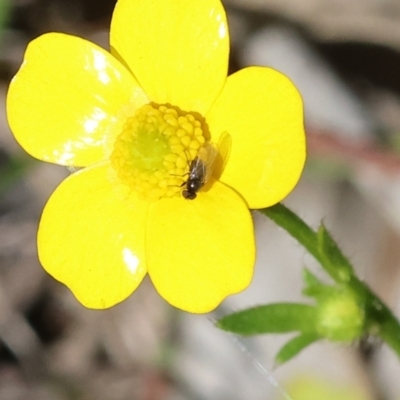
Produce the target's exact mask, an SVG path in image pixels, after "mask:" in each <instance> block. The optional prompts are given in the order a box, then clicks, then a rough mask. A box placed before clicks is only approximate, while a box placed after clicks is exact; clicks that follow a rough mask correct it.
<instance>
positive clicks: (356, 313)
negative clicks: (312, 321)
mask: <svg viewBox="0 0 400 400" xmlns="http://www.w3.org/2000/svg"><path fill="white" fill-rule="evenodd" d="M335 289H336V288H335ZM364 322H365V313H364V310H363V308H362V307H361V306H360V304H359V302H358V301H357V296H356V294H355V293H354V292H353V291H351V290H349V289H348V288H337V289H336V290H332V291H330V293H329V294H327V295H326V296H324V297H323V298H320V299H319V301H318V305H317V324H316V328H317V332H318V333H319V334H320V335H321V336H323V337H325V338H326V339H329V340H332V341H336V342H351V341H353V340H355V339H358V338H359V337H360V336H361V335H362V334H363V332H364Z"/></svg>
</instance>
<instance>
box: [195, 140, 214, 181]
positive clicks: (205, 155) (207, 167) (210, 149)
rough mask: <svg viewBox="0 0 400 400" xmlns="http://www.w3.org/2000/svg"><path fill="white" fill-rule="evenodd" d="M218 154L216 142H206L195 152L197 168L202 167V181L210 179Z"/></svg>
mask: <svg viewBox="0 0 400 400" xmlns="http://www.w3.org/2000/svg"><path fill="white" fill-rule="evenodd" d="M217 155H218V147H217V145H216V144H214V143H211V142H207V143H205V144H204V145H203V146H202V147H200V149H199V152H198V153H197V160H198V161H197V162H199V164H200V163H201V165H199V166H198V167H199V168H203V171H202V172H203V179H202V180H203V182H204V183H206V182H208V180H209V179H210V177H211V175H212V173H213V170H214V166H215V161H216V159H217Z"/></svg>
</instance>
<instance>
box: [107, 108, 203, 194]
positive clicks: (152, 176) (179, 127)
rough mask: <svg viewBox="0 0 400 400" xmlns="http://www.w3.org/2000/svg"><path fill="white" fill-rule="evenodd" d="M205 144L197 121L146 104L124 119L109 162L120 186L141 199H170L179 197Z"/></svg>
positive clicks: (188, 115)
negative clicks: (134, 192)
mask: <svg viewBox="0 0 400 400" xmlns="http://www.w3.org/2000/svg"><path fill="white" fill-rule="evenodd" d="M205 140H206V138H205V135H204V124H203V123H202V121H201V119H200V118H199V117H196V116H195V115H193V114H192V113H185V112H183V111H181V110H178V109H176V108H173V107H168V106H166V105H156V104H146V105H145V106H143V107H142V108H140V109H138V110H137V111H136V113H135V114H134V115H133V116H132V117H129V118H128V119H127V121H126V123H125V124H124V126H123V130H122V132H121V133H120V134H119V136H118V137H117V139H116V141H115V145H114V151H113V153H112V155H111V162H112V165H113V167H114V168H115V169H116V171H117V173H118V177H119V178H120V179H121V180H122V182H123V183H125V184H127V185H129V186H130V187H131V188H132V189H133V190H135V191H136V192H137V193H138V194H139V196H140V197H141V198H144V199H147V200H157V199H160V198H162V197H173V196H176V195H180V192H181V185H182V183H183V182H185V180H186V177H187V173H188V169H189V164H190V161H191V160H193V159H194V158H195V157H196V154H197V152H198V150H199V148H200V147H201V146H202V145H203V144H204V143H205Z"/></svg>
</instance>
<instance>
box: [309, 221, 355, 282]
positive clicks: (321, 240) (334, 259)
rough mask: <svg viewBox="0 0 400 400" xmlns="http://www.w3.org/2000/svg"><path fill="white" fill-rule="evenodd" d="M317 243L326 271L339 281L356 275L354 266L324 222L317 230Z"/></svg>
mask: <svg viewBox="0 0 400 400" xmlns="http://www.w3.org/2000/svg"><path fill="white" fill-rule="evenodd" d="M317 245H318V250H319V253H320V257H321V259H322V260H321V261H322V262H321V265H322V266H323V267H324V269H325V270H326V272H328V274H329V275H330V276H331V277H332V278H333V279H334V280H335V281H336V282H338V283H339V282H340V283H346V282H348V281H349V280H350V278H351V277H352V276H353V275H354V271H353V267H352V266H351V264H350V262H349V260H348V259H347V258H346V257H345V256H344V255H343V253H342V252H341V251H340V249H339V247H338V245H337V244H336V242H335V241H334V240H333V239H332V236H331V235H330V233H329V232H328V230H327V229H326V228H325V226H324V225H323V224H321V225H320V227H319V229H318V232H317Z"/></svg>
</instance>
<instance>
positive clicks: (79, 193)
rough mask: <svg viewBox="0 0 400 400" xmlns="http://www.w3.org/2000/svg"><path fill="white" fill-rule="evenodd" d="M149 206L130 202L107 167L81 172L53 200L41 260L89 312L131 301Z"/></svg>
mask: <svg viewBox="0 0 400 400" xmlns="http://www.w3.org/2000/svg"><path fill="white" fill-rule="evenodd" d="M146 213H147V203H143V202H139V201H138V200H135V198H134V197H132V196H129V195H128V193H127V190H126V189H125V188H124V187H122V186H121V185H119V184H118V182H115V181H114V178H113V171H112V170H111V167H110V166H109V165H108V164H106V165H104V166H95V167H91V168H87V169H83V170H80V171H79V172H76V173H75V174H73V175H71V176H70V177H68V178H67V179H65V180H64V181H63V182H62V183H61V184H60V186H59V187H58V188H57V189H56V190H55V192H54V193H53V194H52V196H51V197H50V199H49V201H48V203H47V204H46V207H45V209H44V211H43V215H42V219H41V221H40V225H39V233H38V248H39V259H40V261H41V263H42V265H43V267H44V268H45V269H46V270H47V272H49V273H50V274H51V275H53V277H54V278H56V279H57V280H59V281H61V282H63V283H64V284H65V285H67V286H68V287H69V288H70V289H71V290H72V292H73V293H74V295H75V296H76V297H77V298H78V300H79V301H80V302H81V303H82V304H83V305H85V306H86V307H89V308H107V307H111V306H113V305H115V304H117V303H119V302H121V301H122V300H124V299H126V298H127V297H128V296H129V295H130V294H131V293H132V292H133V291H134V290H135V289H136V288H137V286H139V284H140V282H141V281H142V279H143V277H144V275H145V274H146V268H145V253H144V232H145V219H146Z"/></svg>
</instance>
